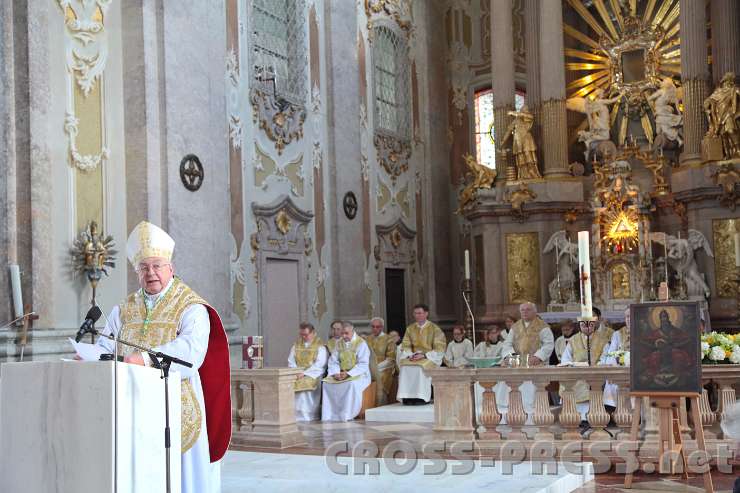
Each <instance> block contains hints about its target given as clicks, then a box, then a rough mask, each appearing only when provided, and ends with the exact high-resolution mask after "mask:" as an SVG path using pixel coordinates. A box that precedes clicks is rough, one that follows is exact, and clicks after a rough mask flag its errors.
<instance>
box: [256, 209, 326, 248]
mask: <svg viewBox="0 0 740 493" xmlns="http://www.w3.org/2000/svg"><path fill="white" fill-rule="evenodd" d="M252 212H253V213H254V216H255V220H256V222H257V233H256V236H253V237H252V238H251V243H252V250H253V253H254V255H255V256H256V255H257V254H258V252H259V251H262V252H274V253H279V254H302V255H309V254H310V253H311V251H312V250H313V244H312V240H311V235H310V232H309V228H308V226H309V224H310V222H311V219H313V213H312V212H309V211H304V210H302V209H300V208H298V206H297V205H295V203H294V202H293V200H291V198H290V196H288V195H283V196H281V197H278V199H277V200H276V201H274V202H272V203H271V204H268V205H264V206H263V205H258V204H256V203H253V204H252Z"/></svg>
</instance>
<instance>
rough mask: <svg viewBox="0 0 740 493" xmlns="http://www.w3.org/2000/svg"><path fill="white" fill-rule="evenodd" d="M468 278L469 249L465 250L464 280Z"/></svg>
mask: <svg viewBox="0 0 740 493" xmlns="http://www.w3.org/2000/svg"><path fill="white" fill-rule="evenodd" d="M468 279H470V250H465V280H466V281H467V280H468Z"/></svg>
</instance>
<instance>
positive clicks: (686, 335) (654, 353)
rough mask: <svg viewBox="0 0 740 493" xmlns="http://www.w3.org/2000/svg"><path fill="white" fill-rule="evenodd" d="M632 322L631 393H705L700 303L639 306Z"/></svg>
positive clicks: (631, 309)
mask: <svg viewBox="0 0 740 493" xmlns="http://www.w3.org/2000/svg"><path fill="white" fill-rule="evenodd" d="M630 319H631V321H632V323H631V327H630V361H631V363H630V380H631V381H630V391H631V392H635V393H651V394H653V393H662V392H663V393H681V394H686V393H688V394H692V393H701V348H700V330H699V304H698V303H696V302H665V303H641V304H635V305H632V306H631V307H630Z"/></svg>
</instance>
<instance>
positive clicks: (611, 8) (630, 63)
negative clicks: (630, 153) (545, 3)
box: [564, 0, 681, 144]
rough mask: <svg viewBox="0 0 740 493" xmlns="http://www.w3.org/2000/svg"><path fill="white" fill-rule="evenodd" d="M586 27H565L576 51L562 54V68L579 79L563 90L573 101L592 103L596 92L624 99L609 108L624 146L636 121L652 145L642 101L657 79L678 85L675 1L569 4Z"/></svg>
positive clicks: (648, 112)
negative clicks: (580, 100) (574, 43)
mask: <svg viewBox="0 0 740 493" xmlns="http://www.w3.org/2000/svg"><path fill="white" fill-rule="evenodd" d="M568 4H569V5H570V6H571V7H573V10H575V11H576V13H578V15H579V16H580V17H581V18H582V19H583V20H584V22H585V23H586V24H587V25H588V26H589V27H590V30H588V31H587V32H582V31H580V30H578V29H577V28H575V27H573V26H571V25H568V24H564V32H565V34H566V35H567V36H568V37H570V38H572V39H573V40H575V41H576V42H578V44H579V45H580V48H567V49H566V50H565V55H566V64H565V68H566V69H567V70H569V71H572V72H576V73H578V75H579V76H578V77H576V78H575V79H574V80H573V81H572V82H570V83H569V84H568V85H567V88H566V89H567V91H568V95H569V97H571V98H578V97H581V98H583V97H588V96H591V97H593V93H594V92H595V91H596V90H597V89H602V90H603V91H604V92H605V93H606V94H608V95H612V96H614V95H622V97H621V98H620V101H618V102H617V103H616V104H615V105H614V106H613V108H612V112H611V122H612V125H615V124H616V125H617V129H618V140H619V143H620V144H624V142H625V139H626V137H627V135H626V132H627V127H628V122H629V120H635V121H638V120H639V121H640V122H641V123H642V128H643V130H644V132H645V135H646V137H647V139H648V141H651V142H652V138H653V129H652V124H651V119H652V118H653V114H652V109H651V107H650V104H649V103H648V101H647V99H646V96H647V95H649V93H650V92H652V91H653V90H655V89H657V88H658V86H659V85H660V81H661V79H663V78H664V77H671V78H673V79H675V80H674V83H675V84H676V85H679V84H680V73H681V46H680V40H679V36H678V35H679V0H662V1H659V0H647V1H645V2H639V5H638V2H637V0H630V1H629V2H627V1H626V0H609V2H608V4H607V2H606V1H605V0H587V1H584V0H568Z"/></svg>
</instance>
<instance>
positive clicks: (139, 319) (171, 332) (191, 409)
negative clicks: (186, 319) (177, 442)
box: [118, 278, 208, 453]
mask: <svg viewBox="0 0 740 493" xmlns="http://www.w3.org/2000/svg"><path fill="white" fill-rule="evenodd" d="M144 300H145V296H144V295H143V294H142V292H141V290H139V291H137V292H135V293H132V294H131V295H129V296H128V298H127V299H126V301H125V302H124V303H123V304H122V305H121V306H120V310H121V322H122V329H121V332H120V334H119V337H120V338H121V339H123V340H125V341H128V342H132V343H134V344H138V345H140V346H144V347H151V348H156V347H159V346H162V345H164V344H167V343H168V342H171V341H173V340H174V339H175V338H176V337H177V335H178V331H177V328H178V326H179V323H180V319H181V318H182V314H183V313H184V312H185V310H186V309H187V308H188V307H190V306H192V305H195V304H199V305H207V304H208V303H207V302H206V301H205V300H204V299H203V298H201V297H200V296H198V295H197V294H196V293H195V292H194V291H193V290H192V289H190V287H188V286H187V285H186V284H185V283H184V282H182V281H181V280H180V279H179V278H174V279H173V280H172V284H171V286H170V287H169V289H168V290H167V292H166V293H165V294H164V295H162V297H161V298H160V299H159V300H158V301H157V302H156V303H155V305H154V307H153V308H152V309H151V310H149V309H148V308H147V306H146V302H145V301H144ZM136 351H137V350H136V349H134V348H132V347H129V346H125V345H123V344H120V343H119V344H118V353H119V354H121V355H123V356H128V355H130V354H132V353H134V352H136ZM180 389H181V390H180V400H181V403H182V413H181V414H182V417H181V427H182V429H181V436H182V438H181V440H182V453H185V452H187V451H188V450H190V448H191V447H192V446H193V445H194V444H195V442H196V441H197V440H198V437H199V436H200V430H201V427H202V425H203V414H202V411H201V409H200V403H199V402H198V399H197V397H196V394H195V390H194V389H193V385H192V384H191V382H190V379H183V380H182V381H181V386H180Z"/></svg>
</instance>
